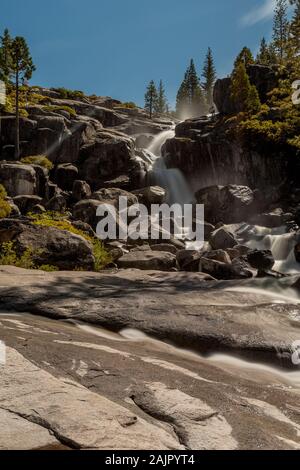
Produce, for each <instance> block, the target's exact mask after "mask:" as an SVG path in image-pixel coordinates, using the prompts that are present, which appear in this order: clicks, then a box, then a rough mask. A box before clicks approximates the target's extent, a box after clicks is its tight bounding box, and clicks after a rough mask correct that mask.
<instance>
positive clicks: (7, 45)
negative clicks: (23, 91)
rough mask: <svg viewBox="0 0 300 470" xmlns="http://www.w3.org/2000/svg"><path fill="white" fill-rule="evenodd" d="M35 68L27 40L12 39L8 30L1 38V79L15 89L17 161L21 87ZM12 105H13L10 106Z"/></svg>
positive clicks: (19, 37)
mask: <svg viewBox="0 0 300 470" xmlns="http://www.w3.org/2000/svg"><path fill="white" fill-rule="evenodd" d="M34 71H35V66H34V64H33V60H32V57H31V55H30V51H29V48H28V45H27V43H26V40H25V38H23V37H21V36H17V37H15V38H13V37H11V36H10V34H9V31H8V29H6V30H5V31H4V35H3V36H2V37H1V46H0V79H1V80H3V81H4V82H5V84H8V83H13V84H14V87H15V100H14V108H15V115H16V123H17V125H16V132H15V159H16V160H18V159H19V156H20V123H19V118H20V102H19V100H20V87H21V86H22V85H23V84H24V82H25V81H27V80H30V79H31V77H32V74H33V72H34ZM10 105H12V103H11V104H10Z"/></svg>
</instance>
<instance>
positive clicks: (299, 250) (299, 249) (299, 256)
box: [294, 243, 300, 263]
mask: <svg viewBox="0 0 300 470" xmlns="http://www.w3.org/2000/svg"><path fill="white" fill-rule="evenodd" d="M294 253H295V258H296V261H297V262H298V263H300V243H297V245H296V246H295V249H294Z"/></svg>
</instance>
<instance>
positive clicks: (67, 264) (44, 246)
mask: <svg viewBox="0 0 300 470" xmlns="http://www.w3.org/2000/svg"><path fill="white" fill-rule="evenodd" d="M11 241H12V242H14V244H15V247H16V250H17V252H18V253H20V254H22V253H24V251H25V250H27V249H30V250H32V254H33V259H34V261H35V262H36V263H38V265H44V264H47V265H54V266H56V267H58V268H59V269H66V270H68V269H70V270H72V269H76V268H81V269H86V270H91V269H93V266H94V261H95V259H94V256H93V251H92V247H91V245H90V244H89V243H88V242H87V241H86V240H85V239H84V238H82V237H81V236H79V235H74V234H72V233H70V232H67V231H64V230H58V229H56V228H53V227H43V226H39V225H34V224H31V223H29V222H28V221H26V219H24V220H19V219H1V220H0V243H4V242H11Z"/></svg>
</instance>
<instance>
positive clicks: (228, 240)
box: [209, 227, 237, 250]
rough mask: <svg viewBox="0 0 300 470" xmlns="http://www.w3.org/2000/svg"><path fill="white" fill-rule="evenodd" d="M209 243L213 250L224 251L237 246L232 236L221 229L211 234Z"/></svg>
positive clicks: (224, 229)
mask: <svg viewBox="0 0 300 470" xmlns="http://www.w3.org/2000/svg"><path fill="white" fill-rule="evenodd" d="M209 243H210V245H211V246H212V248H213V249H214V250H226V249H227V248H233V247H234V246H236V245H237V241H236V239H235V237H234V235H233V234H232V233H231V232H229V231H227V230H226V228H223V227H222V228H219V229H218V230H216V231H215V232H213V233H212V234H211V236H210V239H209Z"/></svg>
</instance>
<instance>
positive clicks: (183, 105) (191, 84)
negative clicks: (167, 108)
mask: <svg viewBox="0 0 300 470" xmlns="http://www.w3.org/2000/svg"><path fill="white" fill-rule="evenodd" d="M206 112H207V105H206V100H205V96H204V93H203V90H202V88H201V84H200V80H199V78H198V75H197V72H196V67H195V63H194V60H193V59H192V60H191V62H190V66H189V67H188V69H187V71H186V73H185V76H184V80H183V82H182V84H181V86H180V88H179V91H178V94H177V115H178V116H179V117H180V118H182V117H196V116H201V115H202V114H205V113H206Z"/></svg>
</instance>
